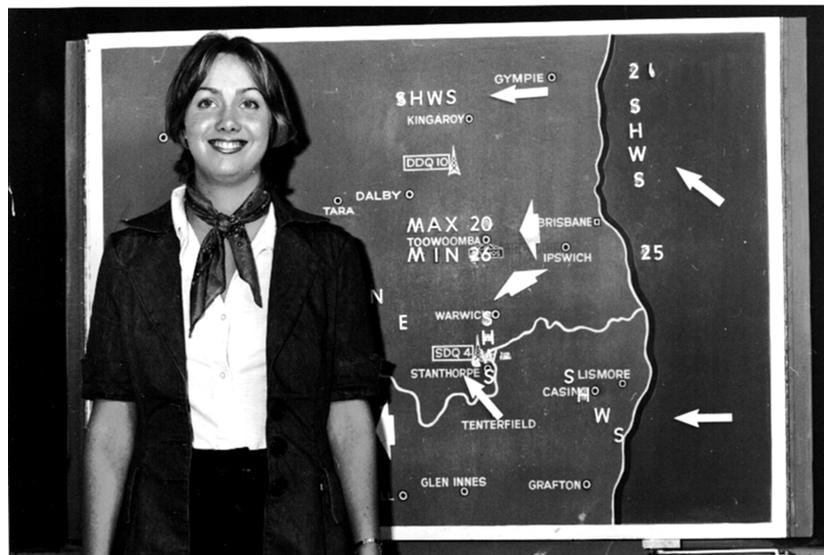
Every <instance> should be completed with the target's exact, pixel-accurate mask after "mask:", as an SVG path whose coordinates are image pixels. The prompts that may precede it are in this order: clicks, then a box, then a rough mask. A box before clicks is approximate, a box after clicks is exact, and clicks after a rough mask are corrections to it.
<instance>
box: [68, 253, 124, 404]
mask: <svg viewBox="0 0 832 555" xmlns="http://www.w3.org/2000/svg"><path fill="white" fill-rule="evenodd" d="M125 285H126V284H125V281H124V278H123V272H122V271H121V268H120V265H119V263H118V260H117V258H116V254H115V251H114V248H113V244H112V241H111V240H108V241H107V244H106V246H105V248H104V255H103V256H102V258H101V266H100V267H99V270H98V279H97V281H96V285H95V298H94V300H93V305H92V316H91V318H90V328H89V334H88V336H87V348H86V351H85V354H84V357H83V359H82V360H81V369H82V379H83V385H82V391H81V392H82V396H83V397H84V398H85V399H108V400H114V401H133V400H134V397H135V396H134V391H133V387H132V383H131V380H130V372H129V368H128V365H127V363H126V360H127V356H126V352H125V348H124V327H123V322H122V311H121V307H120V304H121V303H123V302H125V299H126V294H127V293H128V292H129V290H128V289H127V288H126V287H125Z"/></svg>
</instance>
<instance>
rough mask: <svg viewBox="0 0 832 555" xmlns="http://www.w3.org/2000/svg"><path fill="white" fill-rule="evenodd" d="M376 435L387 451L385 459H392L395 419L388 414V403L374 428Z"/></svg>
mask: <svg viewBox="0 0 832 555" xmlns="http://www.w3.org/2000/svg"><path fill="white" fill-rule="evenodd" d="M376 435H377V436H378V438H379V439H380V440H381V443H382V445H384V450H385V451H387V458H389V459H391V460H392V459H393V454H392V449H391V447H393V446H394V445H396V417H395V416H393V415H392V414H390V403H385V404H384V408H382V409H381V415H380V417H379V419H378V425H377V426H376Z"/></svg>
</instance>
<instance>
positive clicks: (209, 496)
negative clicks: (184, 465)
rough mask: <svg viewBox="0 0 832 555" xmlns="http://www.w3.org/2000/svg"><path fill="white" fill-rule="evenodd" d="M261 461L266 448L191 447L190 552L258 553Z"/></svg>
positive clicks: (262, 484)
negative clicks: (217, 449) (223, 449)
mask: <svg viewBox="0 0 832 555" xmlns="http://www.w3.org/2000/svg"><path fill="white" fill-rule="evenodd" d="M266 465H267V459H266V451H265V449H264V450H261V451H249V450H248V449H233V450H230V451H204V450H199V449H194V454H193V460H192V463H191V504H190V524H191V554H192V555H221V554H228V555H262V553H263V513H264V504H265V495H266V482H267V479H268V478H267V474H268V471H267V466H266Z"/></svg>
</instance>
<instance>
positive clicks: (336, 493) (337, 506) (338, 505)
mask: <svg viewBox="0 0 832 555" xmlns="http://www.w3.org/2000/svg"><path fill="white" fill-rule="evenodd" d="M321 490H322V491H321V494H322V496H323V502H324V505H325V506H327V507H328V508H329V511H328V512H329V516H330V517H331V518H332V520H333V522H335V524H341V523H342V522H344V521H345V520H346V513H347V508H346V505H345V503H344V492H343V491H342V488H341V481H340V480H339V479H338V477H337V476H336V475H335V474H334V473H333V472H332V471H331V470H330V469H328V468H326V467H324V468H323V480H322V481H321Z"/></svg>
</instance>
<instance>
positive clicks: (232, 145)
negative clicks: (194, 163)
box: [208, 139, 248, 154]
mask: <svg viewBox="0 0 832 555" xmlns="http://www.w3.org/2000/svg"><path fill="white" fill-rule="evenodd" d="M208 144H210V145H211V146H212V147H214V150H216V151H217V152H219V153H221V154H236V153H237V152H240V151H241V150H242V149H243V147H244V146H246V144H248V141H241V140H223V139H210V140H209V141H208Z"/></svg>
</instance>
